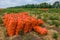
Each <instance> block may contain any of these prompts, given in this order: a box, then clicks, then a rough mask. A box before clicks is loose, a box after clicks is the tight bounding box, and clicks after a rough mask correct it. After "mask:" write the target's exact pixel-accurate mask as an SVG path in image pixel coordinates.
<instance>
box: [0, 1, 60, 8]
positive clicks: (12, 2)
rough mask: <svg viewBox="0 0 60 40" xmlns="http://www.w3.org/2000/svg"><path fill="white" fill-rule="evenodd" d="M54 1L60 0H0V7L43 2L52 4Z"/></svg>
mask: <svg viewBox="0 0 60 40" xmlns="http://www.w3.org/2000/svg"><path fill="white" fill-rule="evenodd" d="M55 1H60V0H0V8H7V7H14V6H21V5H26V4H39V3H43V2H47V3H51V4H53V3H54V2H55Z"/></svg>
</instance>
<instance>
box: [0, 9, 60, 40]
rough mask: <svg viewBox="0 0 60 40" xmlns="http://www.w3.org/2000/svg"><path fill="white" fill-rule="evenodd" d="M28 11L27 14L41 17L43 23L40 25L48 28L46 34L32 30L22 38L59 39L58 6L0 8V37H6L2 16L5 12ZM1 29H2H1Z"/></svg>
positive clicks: (59, 10) (36, 39) (29, 39)
mask: <svg viewBox="0 0 60 40" xmlns="http://www.w3.org/2000/svg"><path fill="white" fill-rule="evenodd" d="M19 12H29V15H31V16H34V17H36V18H37V19H38V18H41V19H42V20H43V21H44V22H45V24H44V25H43V26H42V27H45V28H47V29H48V34H47V35H44V36H42V35H39V34H37V33H36V32H34V31H32V32H31V33H28V34H27V35H24V36H23V37H22V40H60V9H58V8H50V9H48V8H7V9H0V29H1V30H0V32H3V33H1V34H2V35H1V34H0V36H1V37H0V39H3V38H4V39H3V40H5V39H8V37H7V32H6V28H5V27H4V25H3V20H2V17H3V15H4V14H5V13H8V14H9V13H19ZM2 29H3V30H2ZM27 37H28V38H27Z"/></svg>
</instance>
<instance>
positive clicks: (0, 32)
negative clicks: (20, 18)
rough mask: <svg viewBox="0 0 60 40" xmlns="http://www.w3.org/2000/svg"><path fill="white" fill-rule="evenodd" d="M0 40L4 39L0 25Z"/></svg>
mask: <svg viewBox="0 0 60 40" xmlns="http://www.w3.org/2000/svg"><path fill="white" fill-rule="evenodd" d="M0 40H5V36H4V28H3V27H0Z"/></svg>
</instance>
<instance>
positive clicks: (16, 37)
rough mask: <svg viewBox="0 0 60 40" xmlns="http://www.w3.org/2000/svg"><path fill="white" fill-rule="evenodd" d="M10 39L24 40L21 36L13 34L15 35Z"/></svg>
mask: <svg viewBox="0 0 60 40" xmlns="http://www.w3.org/2000/svg"><path fill="white" fill-rule="evenodd" d="M9 40H22V38H21V36H16V35H15V36H13V37H10V38H9Z"/></svg>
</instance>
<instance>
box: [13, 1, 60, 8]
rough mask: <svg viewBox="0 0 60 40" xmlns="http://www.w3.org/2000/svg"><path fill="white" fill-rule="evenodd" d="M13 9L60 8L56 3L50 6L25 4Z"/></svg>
mask: <svg viewBox="0 0 60 40" xmlns="http://www.w3.org/2000/svg"><path fill="white" fill-rule="evenodd" d="M14 8H60V2H59V1H56V2H54V3H53V4H52V5H51V4H49V3H46V2H45V3H40V4H27V5H22V6H16V7H14Z"/></svg>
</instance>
